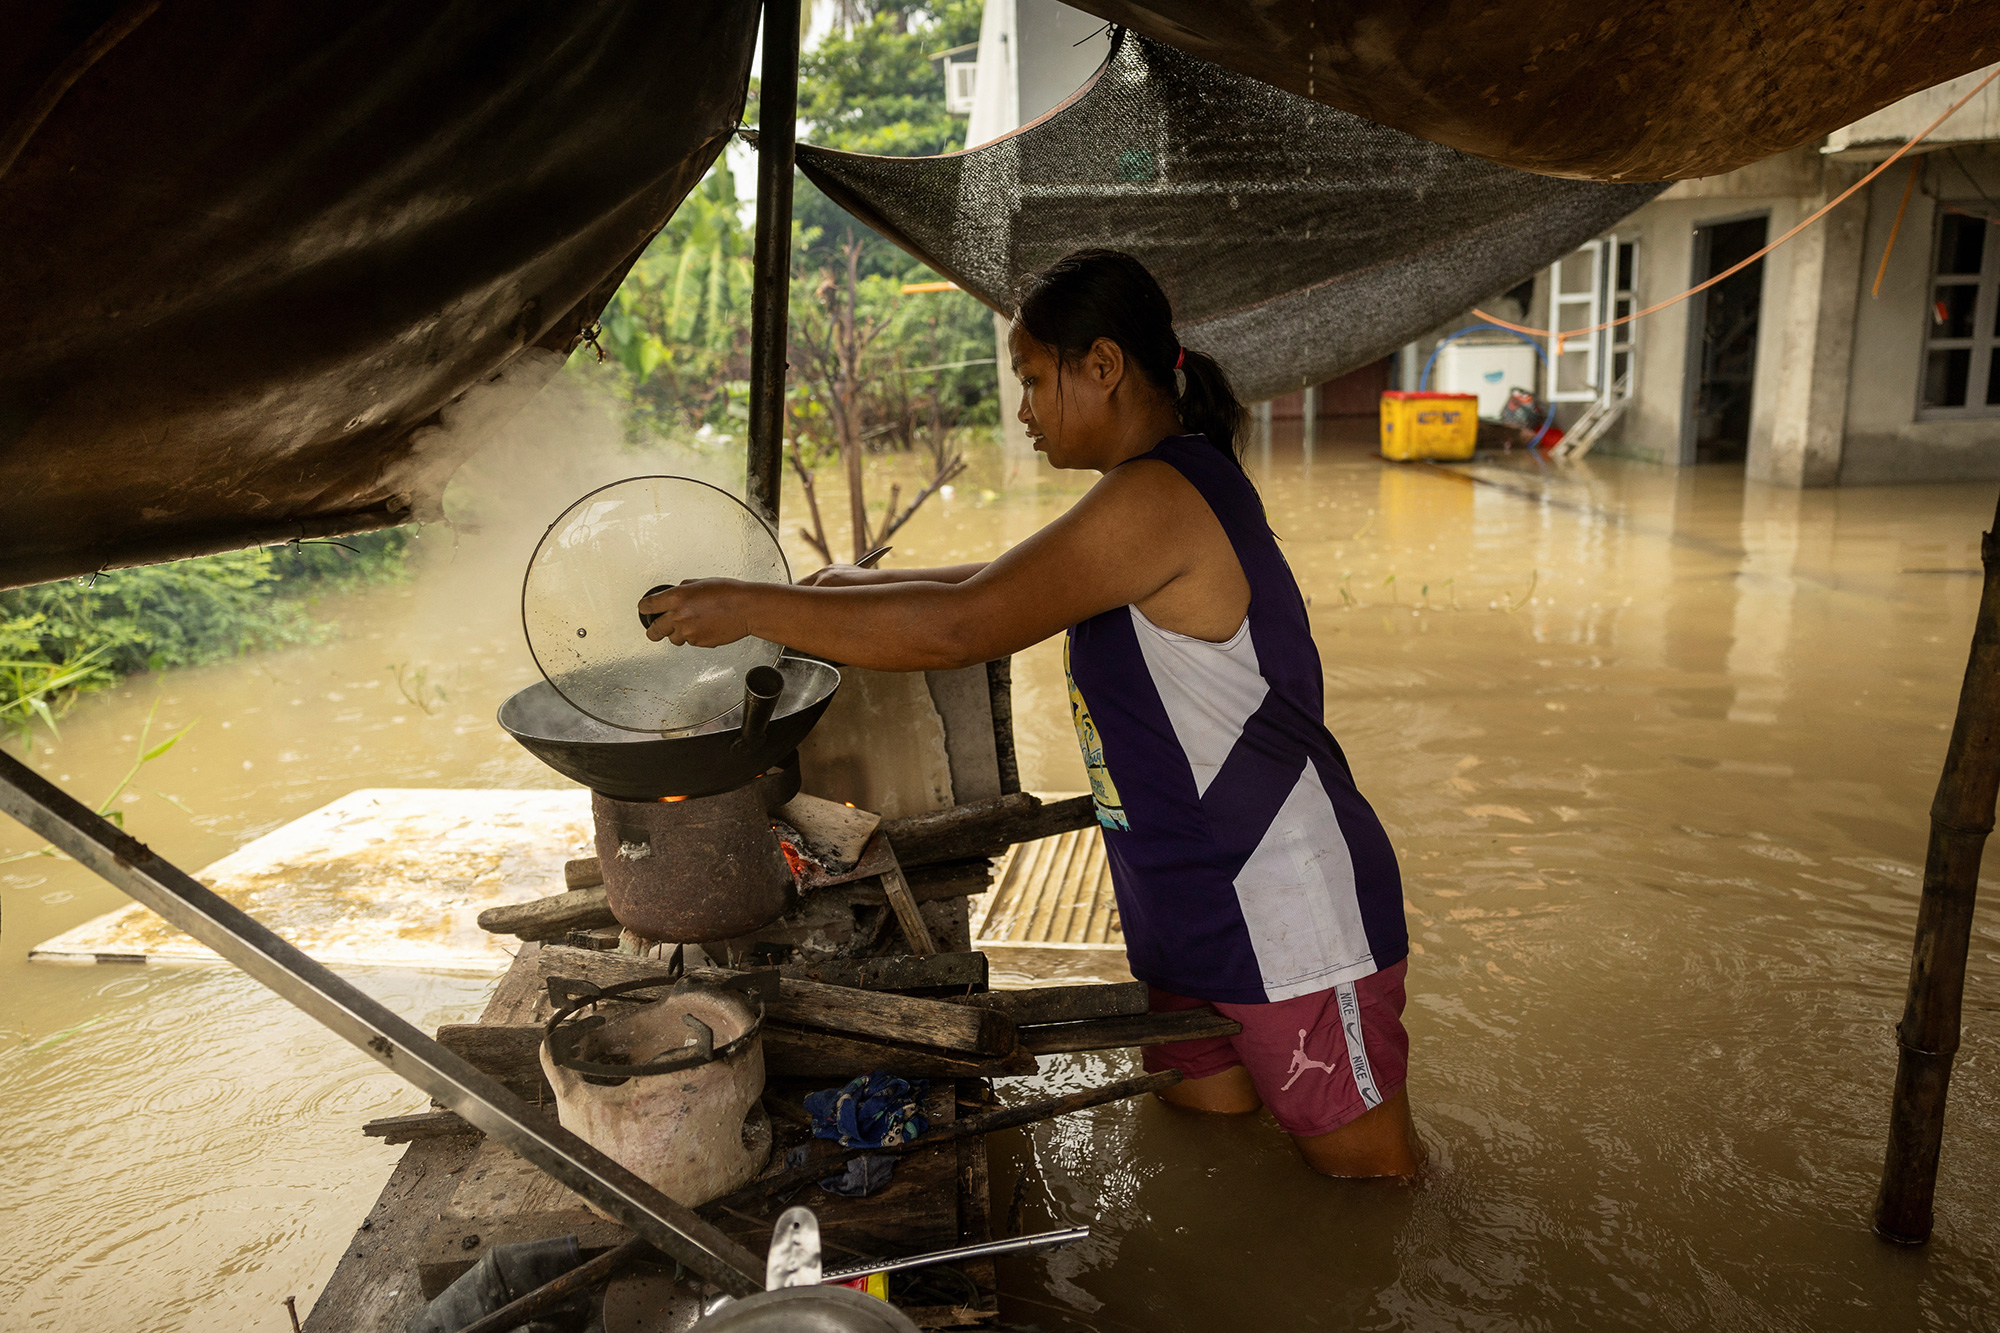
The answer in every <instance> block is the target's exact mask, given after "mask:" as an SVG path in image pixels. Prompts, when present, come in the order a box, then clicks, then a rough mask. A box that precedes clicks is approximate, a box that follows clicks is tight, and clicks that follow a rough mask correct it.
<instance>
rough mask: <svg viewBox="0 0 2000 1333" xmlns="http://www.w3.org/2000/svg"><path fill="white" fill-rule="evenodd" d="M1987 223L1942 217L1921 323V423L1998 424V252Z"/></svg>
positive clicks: (1958, 216)
mask: <svg viewBox="0 0 2000 1333" xmlns="http://www.w3.org/2000/svg"><path fill="white" fill-rule="evenodd" d="M1991 230H1992V227H1991V224H1989V223H1988V222H1987V221H1986V219H1984V218H1978V217H1968V216H1966V215H1965V214H1963V213H1940V214H1939V216H1938V232H1937V250H1936V253H1935V256H1934V258H1933V261H1932V264H1931V279H1930V309H1929V310H1928V311H1927V312H1926V314H1925V316H1924V325H1925V330H1926V333H1925V338H1924V378H1923V397H1922V400H1921V402H1920V404H1919V411H1918V415H1919V416H1920V417H1923V418H1925V419H1929V420H1937V419H1949V418H1953V417H1989V416H2000V301H1996V300H1995V293H1994V288H1995V287H1996V285H2000V245H1996V244H1994V242H1993V239H1992V238H1991V237H1990V236H1988V235H1987V233H1988V232H1989V231H1991Z"/></svg>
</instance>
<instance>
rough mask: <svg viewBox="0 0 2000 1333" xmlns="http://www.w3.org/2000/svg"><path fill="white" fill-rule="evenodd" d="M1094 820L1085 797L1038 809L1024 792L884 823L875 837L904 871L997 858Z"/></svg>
mask: <svg viewBox="0 0 2000 1333" xmlns="http://www.w3.org/2000/svg"><path fill="white" fill-rule="evenodd" d="M1096 819H1097V813H1096V810H1095V809H1094V807H1093V806H1092V805H1091V800H1090V797H1089V796H1075V797H1071V798H1069V799H1068V800H1063V801H1052V802H1050V803H1049V804H1047V805H1044V804H1043V803H1042V802H1041V801H1039V800H1037V799H1036V798H1035V797H1033V796H1032V795H1030V794H1028V793H1027V792H1013V793H1011V794H1009V795H1006V796H998V797H995V798H994V799H992V800H990V801H975V802H973V803H971V804H969V805H955V806H952V807H950V808H949V809H945V810H927V811H924V812H923V813H921V814H915V815H905V816H903V817H902V818H901V819H885V820H883V821H882V829H881V836H883V837H885V838H888V839H889V840H890V841H891V842H893V843H894V844H895V846H896V855H897V858H898V859H899V860H900V861H901V862H902V864H903V865H904V867H905V868H908V867H911V866H921V865H930V864H932V863H934V862H937V861H962V860H965V859H966V858H968V857H974V856H997V855H999V854H1000V853H1001V852H1004V851H1006V850H1007V849H1008V848H1009V847H1011V846H1013V845H1014V844H1015V843H1017V842H1032V841H1034V840H1035V839H1037V838H1047V837H1053V836H1054V835H1055V834H1058V833H1066V832H1068V831H1069V830H1071V829H1079V828H1087V827H1089V826H1090V825H1091V824H1092V823H1094V822H1095V821H1096Z"/></svg>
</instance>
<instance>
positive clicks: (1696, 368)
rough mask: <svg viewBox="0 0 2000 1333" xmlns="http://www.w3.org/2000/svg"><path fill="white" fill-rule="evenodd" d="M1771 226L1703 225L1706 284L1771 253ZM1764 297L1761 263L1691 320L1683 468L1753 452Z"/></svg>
mask: <svg viewBox="0 0 2000 1333" xmlns="http://www.w3.org/2000/svg"><path fill="white" fill-rule="evenodd" d="M1768 221H1769V220H1768V219H1767V218H1763V217H1754V218H1740V219H1737V220H1736V221H1733V222H1716V223H1711V224H1710V225H1708V226H1705V227H1696V228H1695V231H1694V280H1695V281H1696V282H1698V283H1699V282H1706V281H1708V280H1709V279H1710V278H1712V277H1714V276H1715V275H1716V274H1718V273H1721V272H1724V271H1726V270H1727V269H1729V268H1730V267H1731V266H1732V265H1735V264H1739V263H1741V262H1742V261H1743V260H1745V259H1747V258H1749V257H1750V256H1751V255H1754V254H1756V253H1757V252H1758V251H1759V250H1761V249H1763V248H1764V235H1765V231H1766V227H1767V225H1768ZM1763 300H1764V261H1763V260H1761V259H1760V260H1758V261H1757V262H1756V263H1754V264H1751V265H1749V266H1748V267H1747V268H1745V269H1743V270H1742V271H1741V272H1740V273H1732V274H1730V276H1729V277H1727V278H1725V279H1723V280H1722V281H1721V282H1718V283H1716V284H1715V286H1713V287H1710V288H1709V289H1708V290H1707V291H1705V292H1702V293H1701V294H1700V295H1698V296H1696V297H1695V298H1694V309H1693V310H1692V311H1690V312H1689V319H1688V373H1687V404H1686V409H1687V410H1686V413H1685V415H1684V416H1683V418H1682V433H1681V462H1682V463H1683V464H1687V463H1740V462H1742V461H1743V460H1744V458H1745V456H1746V455H1748V453H1749V451H1750V407H1751V402H1752V400H1753V397H1754V391H1755V388H1756V371H1757V324H1758V315H1759V313H1760V308H1761V307H1762V305H1763Z"/></svg>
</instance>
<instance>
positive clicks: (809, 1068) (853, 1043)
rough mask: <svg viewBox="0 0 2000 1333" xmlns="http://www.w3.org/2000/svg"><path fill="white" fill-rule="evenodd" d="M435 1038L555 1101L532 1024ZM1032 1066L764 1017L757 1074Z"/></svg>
mask: <svg viewBox="0 0 2000 1333" xmlns="http://www.w3.org/2000/svg"><path fill="white" fill-rule="evenodd" d="M996 1017H997V1015H996ZM438 1040H439V1041H440V1042H441V1043H443V1044H445V1045H447V1046H449V1047H451V1048H452V1049H455V1050H457V1051H458V1053H459V1054H460V1055H463V1056H464V1057H465V1058H466V1059H467V1060H468V1061H470V1062H471V1063H472V1064H473V1065H474V1066H476V1067H477V1068H478V1069H479V1070H480V1071H481V1072H482V1073H486V1074H489V1075H491V1076H492V1077H494V1078H496V1079H499V1080H500V1082H501V1083H503V1084H505V1085H506V1086H507V1087H508V1088H509V1089H511V1090H513V1091H515V1092H516V1094H517V1095H519V1096H521V1097H522V1098H524V1099H525V1100H527V1101H529V1102H534V1103H538V1104H547V1103H552V1102H553V1101H554V1100H555V1097H554V1094H553V1093H552V1092H551V1091H550V1090H549V1088H548V1084H547V1083H546V1082H545V1081H544V1080H543V1078H542V1065H541V1055H540V1051H541V1044H542V1027H541V1025H540V1024H529V1023H521V1024H466V1025H463V1026H462V1027H461V1028H460V1029H459V1031H456V1032H453V1033H452V1040H451V1041H450V1042H446V1041H445V1032H444V1030H440V1031H439V1033H438ZM1087 1049H1092V1048H1087ZM1036 1068H1037V1065H1036V1063H1035V1060H1034V1057H1033V1056H1031V1055H1028V1054H1027V1053H1026V1052H1024V1051H1021V1050H1018V1049H1017V1050H1016V1051H1014V1052H1013V1053H1012V1054H1009V1055H1006V1056H998V1055H975V1054H970V1053H953V1052H949V1051H940V1050H935V1049H930V1048H926V1047H922V1046H909V1045H905V1044H903V1043H900V1042H889V1041H880V1040H874V1039H871V1038H866V1037H851V1036H845V1035H842V1034H840V1033H834V1032H823V1031H818V1030H813V1029H807V1028H799V1027H790V1026H787V1025H785V1024H781V1023H773V1022H770V1021H768V1020H766V1022H765V1024H764V1072H765V1074H766V1076H767V1077H770V1078H824V1079H840V1080H845V1079H850V1078H854V1077H856V1076H857V1075H860V1074H866V1073H868V1072H869V1071H871V1070H875V1069H885V1070H888V1071H889V1072H890V1073H892V1074H897V1075H900V1076H901V1077H904V1078H995V1077H999V1076H1002V1075H1008V1074H1032V1073H1034V1072H1035V1070H1036Z"/></svg>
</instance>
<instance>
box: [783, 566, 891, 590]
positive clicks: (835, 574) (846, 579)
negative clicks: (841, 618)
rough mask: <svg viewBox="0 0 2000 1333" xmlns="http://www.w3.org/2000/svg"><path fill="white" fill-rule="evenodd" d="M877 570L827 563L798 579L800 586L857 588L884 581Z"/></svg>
mask: <svg viewBox="0 0 2000 1333" xmlns="http://www.w3.org/2000/svg"><path fill="white" fill-rule="evenodd" d="M887 581H888V580H886V579H884V578H882V577H881V572H880V571H879V570H873V569H863V568H862V567H861V566H859V565H828V566H827V567H826V568H825V569H819V570H814V571H813V572H812V573H810V574H808V575H806V576H805V577H804V578H802V579H800V580H799V586H800V587H801V588H857V587H860V586H861V585H863V584H867V583H884V582H887Z"/></svg>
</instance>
